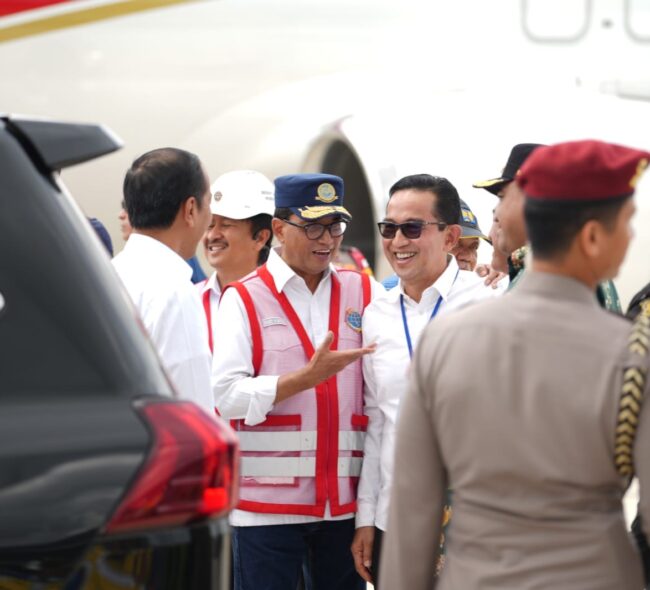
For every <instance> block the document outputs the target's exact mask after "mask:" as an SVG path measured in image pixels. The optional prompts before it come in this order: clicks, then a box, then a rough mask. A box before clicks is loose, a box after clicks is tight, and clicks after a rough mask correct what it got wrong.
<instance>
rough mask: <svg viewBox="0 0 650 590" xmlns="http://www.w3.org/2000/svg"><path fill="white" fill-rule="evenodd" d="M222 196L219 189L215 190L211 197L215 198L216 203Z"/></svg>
mask: <svg viewBox="0 0 650 590" xmlns="http://www.w3.org/2000/svg"><path fill="white" fill-rule="evenodd" d="M222 197H223V193H222V192H221V191H217V192H216V193H214V196H213V197H212V198H213V199H214V200H215V202H216V203H218V202H219V201H221V199H222Z"/></svg>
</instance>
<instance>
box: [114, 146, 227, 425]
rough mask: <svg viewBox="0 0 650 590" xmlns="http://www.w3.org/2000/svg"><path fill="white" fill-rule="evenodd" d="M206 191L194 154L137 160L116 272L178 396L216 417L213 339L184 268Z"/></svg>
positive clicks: (128, 180)
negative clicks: (129, 231) (125, 239)
mask: <svg viewBox="0 0 650 590" xmlns="http://www.w3.org/2000/svg"><path fill="white" fill-rule="evenodd" d="M209 188H210V182H209V180H208V178H207V176H206V174H205V171H204V169H203V166H202V165H201V161H200V160H199V158H198V157H197V156H196V155H194V154H191V153H189V152H186V151H184V150H179V149H175V148H163V149H158V150H153V151H151V152H147V153H146V154H144V155H142V156H140V157H139V158H138V159H137V160H135V161H134V162H133V164H132V165H131V168H130V169H129V170H128V172H127V173H126V177H125V179H124V202H125V205H126V209H127V212H128V217H129V220H130V222H131V225H132V226H133V233H132V234H131V236H130V237H129V240H128V242H127V243H126V245H125V246H124V249H123V250H122V252H120V253H119V254H118V255H117V256H116V257H115V258H114V259H113V264H114V266H115V270H116V271H117V274H118V275H119V276H120V279H122V282H123V283H124V286H125V287H126V290H127V292H128V293H129V295H130V297H131V299H132V301H133V304H134V305H135V308H136V309H137V311H138V314H139V316H140V319H141V320H142V323H143V324H144V327H145V328H146V329H147V332H148V333H149V336H150V337H151V340H152V341H153V343H154V345H155V347H156V349H157V350H158V354H159V355H160V359H161V361H162V364H163V366H164V368H165V369H166V371H167V374H168V375H169V377H170V379H171V381H172V383H173V385H174V386H175V388H176V391H177V392H178V394H179V396H180V397H182V398H185V399H189V400H192V401H194V402H196V403H197V404H198V405H200V406H201V407H203V408H204V409H205V410H206V411H207V412H209V413H210V414H211V415H214V401H213V396H212V390H211V387H210V350H209V348H208V333H207V329H206V325H205V318H204V316H203V312H202V311H201V303H200V300H199V297H198V294H197V291H196V288H195V287H194V286H193V285H192V282H191V277H192V269H191V267H190V266H188V264H187V262H185V260H186V259H188V258H191V257H192V256H193V255H194V253H195V252H196V247H197V245H198V243H199V240H200V239H201V236H202V235H203V233H204V232H205V230H206V228H207V227H208V224H209V223H210V217H211V214H210V206H209V203H210V190H209Z"/></svg>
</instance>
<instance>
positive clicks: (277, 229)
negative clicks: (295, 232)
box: [271, 217, 287, 244]
mask: <svg viewBox="0 0 650 590" xmlns="http://www.w3.org/2000/svg"><path fill="white" fill-rule="evenodd" d="M286 225H287V224H286V223H284V222H283V221H282V220H281V219H278V218H277V217H274V218H273V219H272V220H271V227H272V228H273V235H274V236H275V237H276V238H277V240H278V242H280V244H284V230H285V228H286Z"/></svg>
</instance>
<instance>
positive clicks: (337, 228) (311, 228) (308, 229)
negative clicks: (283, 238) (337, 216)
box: [281, 219, 348, 240]
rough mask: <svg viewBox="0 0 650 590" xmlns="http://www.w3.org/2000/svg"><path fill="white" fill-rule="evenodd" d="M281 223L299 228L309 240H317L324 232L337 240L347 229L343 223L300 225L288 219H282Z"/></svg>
mask: <svg viewBox="0 0 650 590" xmlns="http://www.w3.org/2000/svg"><path fill="white" fill-rule="evenodd" d="M281 221H284V223H288V224H289V225H293V227H299V228H300V229H301V230H303V231H304V232H305V235H306V236H307V239H309V240H318V239H319V238H320V237H322V235H323V234H324V233H325V230H327V231H328V232H330V236H332V237H333V238H338V237H339V236H342V235H343V234H344V233H345V230H346V228H347V227H348V224H347V223H346V222H345V221H335V222H334V223H330V224H329V225H323V224H322V223H307V224H305V225H301V224H300V223H294V222H293V221H289V220H288V219H282V220H281Z"/></svg>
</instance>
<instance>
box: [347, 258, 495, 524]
mask: <svg viewBox="0 0 650 590" xmlns="http://www.w3.org/2000/svg"><path fill="white" fill-rule="evenodd" d="M483 281H484V279H482V278H481V277H479V276H478V275H477V274H475V273H473V272H470V271H465V270H459V269H458V264H457V263H456V259H455V258H454V257H453V256H450V257H449V262H448V264H447V268H446V269H445V271H444V272H443V273H442V274H441V275H440V277H438V280H437V281H435V282H434V283H433V285H431V286H430V287H429V288H427V289H426V290H425V291H424V292H423V293H422V297H421V298H420V301H419V302H417V301H414V300H413V299H411V298H410V297H409V296H408V295H406V294H405V293H404V291H403V289H402V284H401V281H400V282H399V283H398V284H397V285H396V286H395V287H393V288H392V289H391V290H390V291H388V293H387V295H386V297H383V298H380V299H376V300H374V301H373V302H372V303H371V304H370V305H369V306H368V307H367V308H366V311H365V313H364V314H363V343H364V346H366V345H368V344H371V343H373V342H375V343H376V344H377V350H376V351H375V353H374V354H371V355H366V356H365V357H363V379H364V384H365V391H364V402H365V405H364V413H365V414H366V415H368V416H369V417H370V421H369V424H368V432H367V433H366V440H365V445H364V457H363V467H362V470H361V479H360V481H359V491H358V498H357V517H356V526H357V527H361V526H373V525H375V526H376V527H377V528H379V529H381V530H386V521H387V519H388V501H389V498H390V487H391V481H392V474H393V453H394V451H395V427H396V423H397V415H398V412H399V405H400V401H401V400H402V398H403V396H404V395H405V394H406V388H407V384H408V378H407V373H408V369H409V366H410V363H411V359H410V357H409V350H408V346H407V343H406V334H405V329H404V322H403V320H402V311H401V306H400V295H403V297H404V309H405V312H406V319H407V323H408V330H409V334H410V337H411V342H412V345H413V348H414V349H415V346H416V343H417V341H418V339H419V338H420V335H421V334H422V331H423V330H424V328H425V327H426V325H427V324H428V323H429V320H430V319H431V314H432V312H433V310H434V308H435V306H436V304H437V302H438V299H439V298H442V299H441V301H440V307H439V308H438V312H437V314H436V317H438V316H440V315H442V314H445V313H448V312H450V311H452V310H454V309H458V308H460V307H464V306H465V305H467V304H469V303H472V302H476V301H480V300H482V299H488V298H491V297H494V296H497V295H501V294H502V293H503V292H504V291H505V290H506V287H507V283H508V282H507V281H505V282H504V281H501V283H499V286H498V288H497V289H492V287H486V286H485V285H484V283H483ZM468 370H471V367H468Z"/></svg>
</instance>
